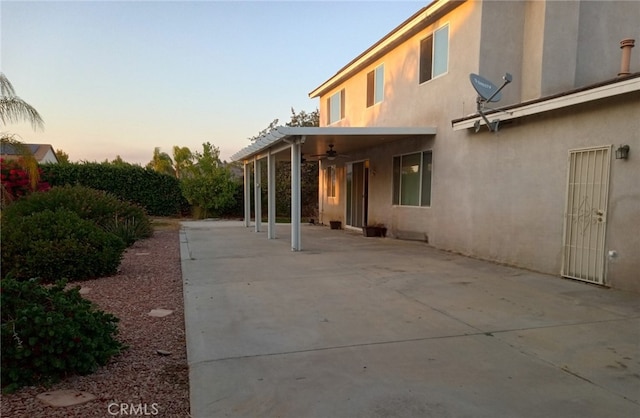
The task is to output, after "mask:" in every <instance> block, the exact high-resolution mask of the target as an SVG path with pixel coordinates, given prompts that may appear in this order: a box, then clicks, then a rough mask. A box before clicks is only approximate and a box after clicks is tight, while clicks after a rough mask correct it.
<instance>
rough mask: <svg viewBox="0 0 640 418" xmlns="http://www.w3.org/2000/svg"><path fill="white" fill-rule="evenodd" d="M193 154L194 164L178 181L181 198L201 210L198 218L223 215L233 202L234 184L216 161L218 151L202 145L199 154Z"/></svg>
mask: <svg viewBox="0 0 640 418" xmlns="http://www.w3.org/2000/svg"><path fill="white" fill-rule="evenodd" d="M194 155H195V164H193V166H191V167H190V168H189V169H188V170H187V172H186V174H185V175H183V176H182V178H181V180H180V185H181V188H182V193H183V194H184V197H185V198H186V199H187V200H188V201H189V203H190V204H192V205H195V206H197V207H199V208H200V209H201V210H202V214H201V215H202V217H205V218H206V217H208V216H209V214H216V215H217V214H221V213H224V212H225V211H226V210H227V209H228V208H230V207H231V206H233V204H234V202H235V200H234V194H235V191H236V185H235V182H234V180H233V179H232V177H231V172H230V171H229V169H228V168H226V167H223V165H222V163H221V162H220V150H219V149H218V148H217V147H215V146H213V145H211V144H210V143H209V142H205V143H204V144H202V152H196V153H195V154H194Z"/></svg>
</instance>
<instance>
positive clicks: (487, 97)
mask: <svg viewBox="0 0 640 418" xmlns="http://www.w3.org/2000/svg"><path fill="white" fill-rule="evenodd" d="M502 79H503V80H504V83H503V84H502V86H500V87H496V85H495V84H493V83H492V82H491V81H489V80H487V79H486V78H484V77H482V76H479V75H478V74H473V73H471V74H469V80H470V81H471V85H472V86H473V88H474V89H475V90H476V92H477V93H478V99H477V100H476V103H477V104H478V113H479V114H480V116H482V119H484V121H485V123H486V124H487V127H488V128H489V131H491V132H497V131H498V124H499V123H500V120H499V119H496V120H494V121H491V122H489V120H488V119H487V116H486V115H485V114H484V105H485V104H486V103H488V102H494V103H495V102H499V101H500V100H501V99H502V93H500V91H501V90H502V89H503V88H504V86H506V85H507V84H509V83H511V81H512V80H513V77H512V76H511V74H509V73H506V74H505V75H504V77H502ZM494 110H497V109H494ZM474 126H475V128H476V132H478V131H479V130H480V121H477V122H476V123H475V125H474Z"/></svg>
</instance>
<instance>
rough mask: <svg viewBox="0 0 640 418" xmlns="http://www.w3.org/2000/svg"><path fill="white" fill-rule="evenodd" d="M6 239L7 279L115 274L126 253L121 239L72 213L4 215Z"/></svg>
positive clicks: (4, 266)
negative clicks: (10, 276) (10, 277)
mask: <svg viewBox="0 0 640 418" xmlns="http://www.w3.org/2000/svg"><path fill="white" fill-rule="evenodd" d="M17 203H18V202H16V204H17ZM0 239H1V240H2V256H1V260H2V265H1V266H0V268H1V269H2V274H3V276H6V275H8V274H11V275H12V276H14V277H15V278H16V279H22V280H25V279H30V278H32V277H39V278H42V279H43V280H44V281H46V282H55V281H57V280H59V279H61V278H68V279H69V280H82V279H89V278H94V277H101V276H107V275H111V274H114V273H115V272H116V269H117V268H118V266H119V265H120V260H121V259H122V254H123V252H124V249H125V244H124V242H123V241H122V240H121V239H120V238H119V237H117V236H115V235H113V234H111V233H109V232H106V231H104V230H103V229H101V228H100V227H99V226H97V225H96V224H95V223H93V222H91V221H87V220H84V219H81V218H80V217H79V216H78V215H77V214H76V213H75V212H72V211H70V210H67V209H58V210H56V211H55V212H54V211H51V210H49V209H47V210H44V211H42V212H36V213H34V214H32V215H27V216H11V217H5V216H4V214H3V216H2V220H1V229H0Z"/></svg>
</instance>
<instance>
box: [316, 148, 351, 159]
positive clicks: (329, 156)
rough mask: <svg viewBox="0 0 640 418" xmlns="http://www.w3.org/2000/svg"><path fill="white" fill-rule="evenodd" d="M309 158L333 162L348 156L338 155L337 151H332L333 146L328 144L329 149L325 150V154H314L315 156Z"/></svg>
mask: <svg viewBox="0 0 640 418" xmlns="http://www.w3.org/2000/svg"><path fill="white" fill-rule="evenodd" d="M311 157H319V158H326V159H327V160H329V161H333V160H335V159H336V158H337V157H348V155H345V154H340V155H338V151H336V150H334V149H333V144H329V149H328V150H327V152H325V153H324V154H315V155H312V156H311Z"/></svg>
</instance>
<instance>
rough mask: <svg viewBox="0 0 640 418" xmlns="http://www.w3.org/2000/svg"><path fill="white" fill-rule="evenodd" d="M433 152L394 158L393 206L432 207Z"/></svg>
mask: <svg viewBox="0 0 640 418" xmlns="http://www.w3.org/2000/svg"><path fill="white" fill-rule="evenodd" d="M431 161H432V153H431V151H424V152H416V153H414V154H406V155H399V156H396V157H393V204H394V205H401V206H431Z"/></svg>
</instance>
